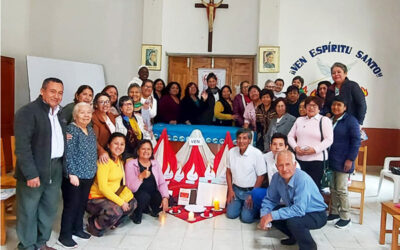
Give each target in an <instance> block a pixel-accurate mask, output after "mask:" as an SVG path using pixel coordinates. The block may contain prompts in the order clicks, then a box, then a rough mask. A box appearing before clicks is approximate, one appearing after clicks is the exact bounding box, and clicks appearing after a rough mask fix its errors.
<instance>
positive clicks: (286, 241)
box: [281, 238, 296, 246]
mask: <svg viewBox="0 0 400 250" xmlns="http://www.w3.org/2000/svg"><path fill="white" fill-rule="evenodd" d="M281 244H282V245H285V246H292V245H294V244H296V240H295V239H294V238H287V239H283V240H281Z"/></svg>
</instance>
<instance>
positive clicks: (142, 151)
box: [137, 142, 153, 160]
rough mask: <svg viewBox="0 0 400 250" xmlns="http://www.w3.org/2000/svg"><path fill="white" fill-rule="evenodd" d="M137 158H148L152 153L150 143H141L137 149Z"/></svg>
mask: <svg viewBox="0 0 400 250" xmlns="http://www.w3.org/2000/svg"><path fill="white" fill-rule="evenodd" d="M137 153H138V157H139V160H149V159H150V158H151V155H152V153H153V150H152V148H151V145H150V143H147V142H146V143H143V144H142V145H141V146H140V148H139V149H138V151H137Z"/></svg>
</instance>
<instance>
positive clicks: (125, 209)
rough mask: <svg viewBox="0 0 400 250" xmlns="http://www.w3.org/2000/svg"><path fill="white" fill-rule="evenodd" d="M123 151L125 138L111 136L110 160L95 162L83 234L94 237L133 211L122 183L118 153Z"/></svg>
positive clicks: (130, 198) (122, 136) (134, 204)
mask: <svg viewBox="0 0 400 250" xmlns="http://www.w3.org/2000/svg"><path fill="white" fill-rule="evenodd" d="M124 150H125V136H124V135H123V134H121V133H118V132H116V133H113V134H111V136H110V138H109V140H108V142H107V146H106V151H107V152H108V154H109V155H110V159H109V160H108V161H107V162H106V163H100V162H97V173H96V177H95V180H94V183H93V185H92V187H91V189H90V194H89V201H88V203H87V207H86V210H87V211H88V213H89V214H90V215H91V216H90V217H89V219H88V226H87V231H88V232H89V233H90V234H92V235H94V236H97V237H100V236H102V235H103V234H104V232H105V230H106V229H108V228H110V227H116V226H118V225H119V224H120V223H121V222H122V221H123V220H124V219H125V218H128V216H129V215H130V214H131V213H132V211H133V210H134V209H135V208H136V200H135V199H134V198H133V194H132V192H131V191H130V190H129V189H128V188H127V187H126V186H124V185H121V181H123V184H125V173H124V164H123V162H122V160H121V154H122V153H123V152H124Z"/></svg>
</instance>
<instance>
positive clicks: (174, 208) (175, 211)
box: [172, 206, 178, 214]
mask: <svg viewBox="0 0 400 250" xmlns="http://www.w3.org/2000/svg"><path fill="white" fill-rule="evenodd" d="M172 212H173V213H174V214H176V213H178V207H176V206H175V207H172Z"/></svg>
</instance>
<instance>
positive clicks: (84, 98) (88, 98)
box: [75, 88, 93, 104]
mask: <svg viewBox="0 0 400 250" xmlns="http://www.w3.org/2000/svg"><path fill="white" fill-rule="evenodd" d="M75 97H76V99H77V100H78V102H86V103H89V104H90V103H92V101H93V92H92V91H91V90H90V89H89V88H87V89H84V90H83V91H82V92H81V93H80V94H79V95H75Z"/></svg>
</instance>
